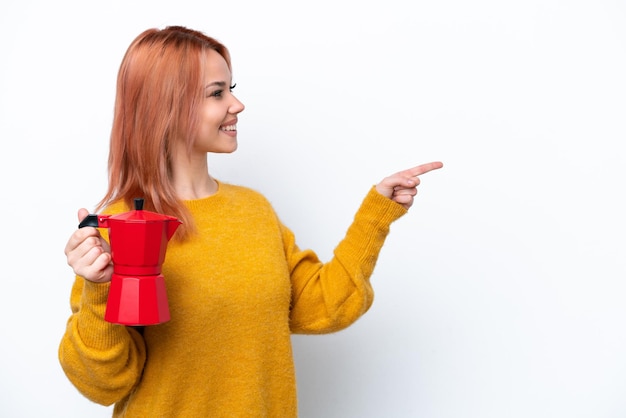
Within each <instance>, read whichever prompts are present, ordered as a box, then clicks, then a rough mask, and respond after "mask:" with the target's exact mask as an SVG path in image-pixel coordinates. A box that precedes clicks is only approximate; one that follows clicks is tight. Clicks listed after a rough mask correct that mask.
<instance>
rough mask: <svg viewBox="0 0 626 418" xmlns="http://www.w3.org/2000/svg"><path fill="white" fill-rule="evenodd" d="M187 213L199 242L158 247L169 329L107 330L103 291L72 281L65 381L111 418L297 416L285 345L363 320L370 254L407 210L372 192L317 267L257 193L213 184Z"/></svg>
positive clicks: (104, 287) (369, 294)
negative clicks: (296, 336)
mask: <svg viewBox="0 0 626 418" xmlns="http://www.w3.org/2000/svg"><path fill="white" fill-rule="evenodd" d="M185 205H186V206H187V207H188V208H189V210H190V211H191V213H192V214H193V217H194V219H195V222H196V226H197V230H198V234H196V235H195V236H193V237H192V238H191V239H190V240H187V241H184V242H177V241H175V240H172V241H170V242H169V244H168V247H167V253H166V259H165V262H164V264H163V269H162V273H163V276H164V277H165V282H166V287H167V298H168V303H169V308H170V314H171V319H170V321H168V322H166V323H163V324H159V325H151V326H146V327H144V328H135V327H127V326H123V325H118V324H111V323H109V322H106V321H105V320H104V312H105V307H106V302H107V295H108V289H109V283H93V282H90V281H87V280H84V279H83V278H81V277H76V278H75V281H74V285H73V287H72V292H71V297H70V305H71V311H72V314H71V316H70V318H69V320H68V322H67V329H66V331H65V334H64V335H63V337H62V340H61V343H60V346H59V360H60V363H61V366H62V368H63V370H64V371H65V373H66V375H67V377H68V378H69V380H70V381H71V382H72V383H73V384H74V386H75V387H76V388H77V389H78V390H79V391H80V392H81V393H82V394H83V395H84V396H86V397H87V398H88V399H90V400H92V401H93V402H97V403H100V404H103V405H111V404H115V406H114V412H113V416H114V417H140V418H146V417H151V418H152V417H163V418H166V417H190V418H198V417H202V418H204V417H229V418H233V417H254V418H259V417H272V418H274V417H276V418H288V417H296V416H297V396H296V382H295V370H294V362H293V357H292V347H291V337H290V335H291V334H292V333H302V334H322V333H330V332H335V331H338V330H341V329H343V328H345V327H347V326H349V325H350V324H352V323H353V322H354V321H356V320H357V319H358V318H359V317H360V316H361V315H363V314H364V313H365V312H366V311H367V310H368V309H369V307H370V306H371V304H372V300H373V291H372V287H371V285H370V276H371V275H372V272H373V269H374V266H375V264H376V260H377V258H378V254H379V251H380V249H381V247H382V245H383V242H384V240H385V237H386V236H387V234H388V232H389V227H390V225H391V223H392V222H393V221H395V220H396V219H398V218H399V217H400V216H402V215H403V214H405V213H406V209H405V208H404V207H403V206H401V205H399V204H397V203H395V202H393V201H392V200H391V199H388V198H386V197H384V196H382V195H380V194H379V193H378V192H377V191H376V190H375V188H372V189H371V190H370V191H369V193H368V194H367V196H366V197H365V199H364V200H363V202H362V204H361V207H360V208H359V210H358V212H357V213H356V215H355V217H354V220H353V223H352V224H351V226H350V227H349V229H348V231H347V233H346V236H345V238H344V239H342V240H341V242H340V243H339V244H338V245H337V247H336V248H335V250H334V254H333V257H332V259H331V260H330V261H328V262H326V263H323V262H321V261H320V260H319V258H318V257H317V256H316V254H315V253H314V252H313V251H311V250H301V249H300V248H298V246H297V245H296V241H295V238H294V234H293V233H292V232H291V231H290V230H289V229H288V228H287V227H285V225H283V224H282V223H281V222H280V220H279V219H278V217H277V215H276V213H275V211H274V210H273V208H272V206H271V204H270V203H269V202H268V201H267V199H266V198H264V197H263V196H262V195H261V194H259V193H258V192H256V191H254V190H251V189H248V188H245V187H242V186H235V185H230V184H226V183H219V190H218V192H217V193H216V194H214V195H212V196H210V197H207V198H204V199H198V200H191V201H186V202H185ZM126 210H128V209H127V208H126V207H123V206H122V205H120V204H116V205H113V206H112V207H110V208H109V209H108V210H107V211H106V213H109V214H114V213H120V212H124V211H126ZM103 233H104V234H103V235H105V237H106V230H104V231H103Z"/></svg>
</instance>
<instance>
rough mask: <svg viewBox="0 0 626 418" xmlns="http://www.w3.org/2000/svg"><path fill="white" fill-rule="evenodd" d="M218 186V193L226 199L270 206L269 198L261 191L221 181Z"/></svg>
mask: <svg viewBox="0 0 626 418" xmlns="http://www.w3.org/2000/svg"><path fill="white" fill-rule="evenodd" d="M219 187H220V194H221V195H222V196H223V197H225V198H227V199H233V200H237V201H241V200H243V201H247V202H249V203H256V204H263V205H268V206H271V204H270V202H269V200H268V199H267V198H266V197H265V196H264V195H263V194H262V193H261V192H259V191H258V190H255V189H252V188H250V187H246V186H241V185H236V184H230V183H222V182H220V183H219Z"/></svg>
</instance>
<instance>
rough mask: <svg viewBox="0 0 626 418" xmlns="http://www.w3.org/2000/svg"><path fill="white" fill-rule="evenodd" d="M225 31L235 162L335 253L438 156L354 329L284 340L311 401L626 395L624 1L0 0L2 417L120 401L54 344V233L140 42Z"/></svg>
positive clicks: (608, 401) (220, 162) (91, 169)
mask: <svg viewBox="0 0 626 418" xmlns="http://www.w3.org/2000/svg"><path fill="white" fill-rule="evenodd" d="M169 24H180V25H185V26H189V27H192V28H194V29H199V30H202V31H204V32H205V33H207V34H209V35H212V36H214V37H216V38H218V39H220V40H221V41H223V42H224V43H225V44H226V45H227V46H228V47H229V48H230V50H231V53H232V55H233V65H234V81H236V82H237V88H236V90H235V92H236V94H237V95H238V97H239V98H240V99H241V100H242V101H243V102H244V103H245V105H246V106H247V108H246V110H245V112H244V113H243V114H242V115H241V117H240V123H239V125H238V128H239V141H240V148H239V150H238V151H237V152H236V153H235V154H232V155H227V156H210V166H211V170H212V173H213V174H214V175H215V176H217V177H218V178H220V179H221V180H223V181H228V182H233V183H240V184H245V185H247V186H250V187H253V188H256V189H257V190H259V191H261V192H262V193H264V194H265V195H266V196H267V197H268V198H269V199H270V200H271V201H272V203H273V204H274V206H275V208H276V210H277V212H278V213H279V215H280V216H281V218H282V219H283V221H284V222H285V223H286V224H287V225H288V226H290V227H291V228H292V229H293V230H294V231H295V232H296V236H297V237H298V242H299V244H300V246H301V247H304V248H313V249H315V250H316V251H317V252H318V254H319V255H320V257H321V258H322V259H329V258H330V256H331V254H332V250H333V248H334V246H335V245H336V244H337V243H338V241H339V240H340V239H341V237H342V236H343V234H344V232H345V229H346V228H347V226H348V225H349V223H350V221H351V219H352V216H353V214H354V212H355V211H356V209H357V207H358V205H359V204H360V201H361V199H362V198H363V196H364V195H365V193H366V192H367V190H368V189H369V187H370V186H371V185H372V184H374V183H376V182H378V181H379V180H380V179H382V178H383V177H384V176H386V175H389V174H391V173H393V172H396V171H399V170H401V169H404V168H408V167H411V166H414V165H417V164H419V163H423V162H427V161H431V160H441V161H443V162H444V163H445V167H444V168H443V169H442V170H439V171H436V172H433V173H429V174H427V175H425V176H424V177H423V179H422V180H423V182H422V186H421V187H420V194H419V196H418V199H417V201H416V204H415V205H414V207H413V208H412V209H411V211H410V213H409V214H408V215H407V216H405V217H403V218H402V219H400V220H399V221H398V222H397V223H395V224H394V225H393V226H392V231H391V234H390V236H389V238H388V240H387V243H386V245H385V247H384V248H383V251H382V253H381V255H380V258H379V262H378V265H377V268H376V271H375V273H374V277H373V279H372V280H373V283H374V286H375V289H376V292H377V293H376V300H375V303H374V306H373V307H372V309H371V310H370V311H369V312H368V313H367V314H366V315H365V316H364V317H363V318H362V319H361V320H359V321H358V322H357V323H356V324H354V326H352V327H351V328H349V329H347V330H345V331H342V332H340V333H337V334H334V335H328V336H296V337H294V339H293V341H294V349H295V357H296V363H297V373H298V382H299V402H300V411H301V416H302V417H303V418H317V417H324V418H352V417H358V418H363V417H420V418H473V417H476V418H503V417H504V418H506V417H515V418H518V417H519V418H528V417H533V418H544V417H545V418H555V417H559V418H560V417H564V418H574V417H593V418H621V417H626V303H625V300H626V283H625V279H626V263H625V259H626V258H625V254H624V250H625V249H626V244H625V239H626V238H625V237H626V222H625V220H624V216H625V215H624V214H625V213H626V207H625V203H624V202H625V200H626V199H625V198H624V194H625V193H626V192H625V187H624V183H625V180H626V164H625V161H624V151H623V147H624V145H623V143H624V140H625V139H626V120H625V115H626V77H625V74H626V3H625V2H624V1H623V0H613V1H612V0H584V1H583V0H581V1H578V0H525V1H521V0H520V1H496V0H491V1H490V0H476V1H464V0H442V1H422V0H417V1H405V0H386V1H381V2H372V1H356V0H355V1H343V2H342V1H339V0H336V1H327V0H318V1H315V2H307V3H298V2H293V1H286V0H284V1H280V0H266V1H253V0H247V1H242V0H239V1H238V0H231V1H222V2H206V1H204V2H200V1H196V2H193V1H177V2H170V1H168V2H165V1H119V0H116V1H107V2H83V1H77V0H76V1H68V0H65V1H51V2H48V1H43V0H41V1H27V0H22V1H20V2H4V3H3V4H2V6H0V46H1V49H0V51H1V52H0V54H1V57H2V65H1V66H0V138H1V139H2V149H1V151H0V179H1V180H0V181H1V189H0V190H1V193H2V204H1V205H0V211H1V212H0V218H1V219H2V224H3V231H2V233H1V235H0V236H1V238H2V241H3V246H2V248H3V249H2V252H1V253H0V257H1V266H2V288H1V290H0V315H1V318H0V319H1V321H0V336H1V341H0V416H2V417H10V418H14V417H41V416H46V417H62V418H72V417H107V416H109V415H110V413H111V410H110V408H105V407H102V406H99V405H95V404H92V403H91V402H89V401H87V400H86V399H84V398H83V397H82V396H81V395H80V394H79V393H78V392H77V391H76V390H75V389H74V388H73V387H72V386H71V385H70V383H69V382H68V380H67V379H66V378H65V376H64V374H63V372H62V370H61V368H60V366H59V364H58V361H57V347H58V343H59V340H60V338H61V335H62V333H63V331H64V326H65V321H66V319H67V317H68V315H69V292H70V286H71V283H72V280H73V275H72V272H71V270H70V268H69V267H68V266H67V264H66V262H65V257H64V255H63V248H64V246H65V242H66V240H67V238H68V237H69V235H70V234H71V233H72V231H73V230H74V229H75V228H76V223H77V220H76V211H77V209H78V208H80V207H87V208H89V209H93V207H94V205H95V203H96V202H97V201H98V200H99V199H100V197H101V196H102V194H103V192H104V189H105V186H106V158H107V151H108V135H109V130H110V123H111V117H112V108H113V98H114V90H115V77H116V72H117V68H118V66H119V63H120V61H121V58H122V55H123V53H124V51H125V50H126V48H127V46H128V44H129V43H130V42H131V41H132V39H133V38H134V37H135V36H136V35H138V34H139V33H140V32H141V31H143V30H144V29H147V28H149V27H163V26H165V25H169Z"/></svg>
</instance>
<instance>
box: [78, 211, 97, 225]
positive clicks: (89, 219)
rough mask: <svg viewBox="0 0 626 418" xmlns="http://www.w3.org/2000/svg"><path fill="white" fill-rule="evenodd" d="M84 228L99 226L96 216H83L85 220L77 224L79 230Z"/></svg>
mask: <svg viewBox="0 0 626 418" xmlns="http://www.w3.org/2000/svg"><path fill="white" fill-rule="evenodd" d="M86 226H93V227H94V228H98V227H99V226H100V223H99V221H98V215H93V214H90V215H87V216H85V219H83V220H82V221H80V223H79V224H78V227H79V228H84V227H86Z"/></svg>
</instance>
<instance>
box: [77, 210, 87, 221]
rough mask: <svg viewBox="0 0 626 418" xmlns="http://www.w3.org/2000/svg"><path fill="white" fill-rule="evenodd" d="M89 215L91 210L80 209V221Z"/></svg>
mask: <svg viewBox="0 0 626 418" xmlns="http://www.w3.org/2000/svg"><path fill="white" fill-rule="evenodd" d="M87 215H89V211H88V210H87V209H85V208H80V209H78V222H80V221H82V220H83V219H85V218H86V217H87Z"/></svg>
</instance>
